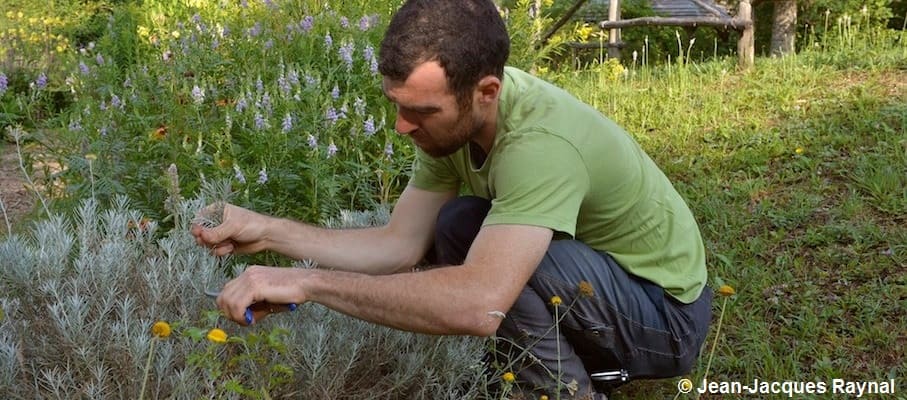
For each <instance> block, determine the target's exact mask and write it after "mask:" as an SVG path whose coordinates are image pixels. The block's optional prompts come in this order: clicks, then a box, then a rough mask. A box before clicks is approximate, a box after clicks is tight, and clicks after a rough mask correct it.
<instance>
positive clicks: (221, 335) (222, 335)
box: [207, 328, 227, 343]
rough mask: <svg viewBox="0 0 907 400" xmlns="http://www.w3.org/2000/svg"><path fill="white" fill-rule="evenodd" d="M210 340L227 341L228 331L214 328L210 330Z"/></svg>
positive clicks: (216, 341)
mask: <svg viewBox="0 0 907 400" xmlns="http://www.w3.org/2000/svg"><path fill="white" fill-rule="evenodd" d="M207 338H208V340H210V341H212V342H214V343H227V332H224V331H223V330H222V329H218V328H214V329H211V330H210V331H208V336H207Z"/></svg>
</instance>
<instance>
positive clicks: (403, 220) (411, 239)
mask: <svg viewBox="0 0 907 400" xmlns="http://www.w3.org/2000/svg"><path fill="white" fill-rule="evenodd" d="M509 46H510V44H509V39H508V35H507V32H506V29H505V26H504V23H503V21H502V20H501V17H500V15H499V13H498V12H497V10H496V8H495V6H494V4H493V3H492V2H491V1H490V0H468V1H467V0H435V1H432V0H410V1H408V2H407V3H406V4H404V5H403V6H402V8H401V9H400V10H399V11H398V12H397V14H396V15H395V16H394V18H393V19H392V21H391V23H390V26H389V28H388V30H387V33H386V36H385V38H384V40H383V42H382V44H381V50H380V64H379V69H380V71H381V74H382V75H383V77H384V80H383V89H384V92H385V94H386V96H387V98H388V99H389V100H390V101H391V102H393V103H394V104H395V105H396V106H397V120H396V125H395V128H396V130H397V131H398V132H399V133H400V134H401V135H404V136H408V137H409V138H410V139H411V140H412V141H413V143H414V144H415V146H416V148H417V151H416V160H415V162H414V165H413V175H412V178H411V180H410V183H409V185H408V186H407V187H406V188H405V189H404V191H403V193H402V194H401V195H400V198H399V201H398V202H397V204H396V206H395V207H394V210H393V213H392V215H391V218H390V222H389V223H388V224H387V225H385V226H381V227H375V228H369V229H357V230H327V229H322V228H318V227H314V226H309V225H304V224H302V223H298V222H293V221H289V220H284V219H276V218H272V217H268V216H264V215H260V214H257V213H254V212H252V211H249V210H245V209H242V208H239V207H235V206H230V205H228V206H226V208H225V209H224V220H223V223H222V224H221V225H220V226H218V227H216V228H212V229H202V228H201V227H198V226H196V227H193V229H192V233H193V234H194V235H195V237H196V239H197V241H198V242H199V244H202V245H207V246H211V247H213V251H214V253H215V254H217V255H223V254H227V253H230V252H241V253H253V252H258V251H263V250H270V251H276V252H279V253H282V254H285V255H287V256H290V257H293V258H297V259H302V258H311V259H314V260H316V261H317V262H318V264H319V265H320V266H323V267H327V268H330V270H328V269H292V268H269V267H261V266H253V267H250V268H248V269H247V270H246V271H245V272H244V273H243V274H241V275H240V276H239V277H237V278H236V279H234V280H232V281H230V282H229V283H227V285H226V286H225V287H224V289H223V291H222V292H221V295H220V296H219V297H218V299H217V304H218V307H220V309H221V310H223V311H224V313H225V314H226V315H227V316H228V317H229V318H230V319H232V320H234V321H236V322H237V323H239V324H245V323H246V322H245V321H244V311H245V310H246V308H247V307H249V306H253V305H254V306H253V309H254V310H255V313H254V319H255V320H260V319H261V318H264V317H265V316H266V315H267V314H268V313H269V312H271V310H272V309H274V306H272V305H274V304H289V303H296V304H301V303H305V302H308V301H311V302H317V303H320V304H323V305H325V306H327V307H330V308H332V309H334V310H337V311H339V312H342V313H345V314H349V315H352V316H355V317H357V318H361V319H364V320H368V321H372V322H374V323H378V324H382V325H387V326H391V327H394V328H398V329H403V330H407V331H413V332H422V333H429V334H443V335H475V336H491V335H496V337H497V338H499V339H500V340H496V341H495V343H496V344H498V346H496V347H497V348H496V353H497V354H494V355H493V356H495V363H496V364H495V365H497V366H498V367H499V368H503V369H504V370H503V371H501V372H505V371H513V372H514V373H515V374H516V383H517V385H518V387H519V388H520V389H521V390H523V391H525V392H527V393H533V394H535V395H540V394H547V395H549V396H553V395H554V394H555V393H558V392H560V394H561V395H563V396H564V397H568V396H577V397H582V398H589V397H596V396H600V395H599V394H596V393H595V388H594V386H593V382H592V379H591V378H590V375H591V374H594V373H597V372H602V371H615V370H624V371H626V372H627V374H628V375H629V376H630V377H631V378H637V377H667V376H676V375H680V374H683V373H685V372H687V371H689V370H690V368H691V366H692V363H693V362H694V360H695V359H696V357H697V355H698V352H699V348H700V346H701V345H702V342H703V340H704V338H705V336H706V332H707V330H708V324H709V320H710V315H711V295H710V292H709V291H708V290H703V289H704V287H705V281H706V270H705V256H704V249H703V244H702V239H701V236H700V233H699V229H698V227H697V225H696V222H695V220H694V219H693V216H692V214H691V212H690V210H689V209H688V207H687V206H686V204H685V203H684V201H683V199H682V198H681V197H680V195H679V194H678V193H677V192H676V191H675V190H674V188H673V187H672V185H671V183H670V182H669V181H668V179H667V178H666V177H665V175H664V174H663V173H662V172H661V171H660V170H659V169H658V167H657V166H656V165H655V164H654V163H653V162H652V160H651V159H650V158H649V157H648V156H647V155H646V154H645V153H644V152H643V150H642V149H641V148H640V147H639V145H638V144H637V143H636V142H635V141H634V140H633V139H632V138H631V137H630V136H629V135H628V134H627V133H626V132H624V131H623V130H622V129H621V128H619V127H618V126H617V125H615V124H614V123H613V122H611V121H610V120H608V119H607V118H605V117H603V116H602V115H601V114H600V113H599V112H597V111H596V110H594V109H593V108H591V107H589V106H588V105H585V104H583V103H581V102H580V101H578V100H576V99H575V98H573V97H572V96H570V95H569V94H567V93H566V92H564V91H562V90H560V89H558V88H556V87H554V86H552V85H550V84H548V83H546V82H544V81H542V80H539V79H537V78H535V77H533V76H531V75H529V74H527V73H525V72H522V71H519V70H517V69H513V68H505V67H504V63H505V62H506V60H507V56H508V54H509ZM461 189H462V190H465V191H466V192H468V193H469V194H471V196H463V197H458V193H460V192H461ZM426 257H427V258H428V259H429V260H431V261H432V262H433V263H434V264H435V265H437V266H445V267H443V268H428V269H424V270H422V271H420V272H413V270H412V267H413V266H415V265H417V264H418V263H419V262H420V261H421V260H423V259H425V258H426ZM262 304H267V305H268V306H267V307H262V306H261V305H262ZM555 318H557V319H555ZM523 349H526V350H527V351H526V352H523Z"/></svg>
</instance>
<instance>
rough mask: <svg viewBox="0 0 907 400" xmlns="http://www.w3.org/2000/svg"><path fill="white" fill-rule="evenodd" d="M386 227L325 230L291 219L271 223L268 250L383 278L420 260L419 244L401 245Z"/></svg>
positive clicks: (328, 266) (268, 234)
mask: <svg viewBox="0 0 907 400" xmlns="http://www.w3.org/2000/svg"><path fill="white" fill-rule="evenodd" d="M394 238H395V236H394V235H391V234H389V232H387V227H386V226H382V227H374V228H360V229H326V228H321V227H317V226H313V225H308V224H304V223H302V222H298V221H292V220H289V219H278V218H275V219H273V220H272V223H270V224H269V226H268V233H267V248H268V250H271V251H274V252H277V253H280V254H283V255H286V256H288V257H291V258H294V259H312V260H314V261H316V262H317V263H318V265H319V266H322V267H327V268H334V269H340V270H344V271H351V272H361V273H366V274H373V275H380V274H389V273H393V272H395V271H398V270H400V269H401V268H405V267H412V266H414V265H415V264H416V263H417V262H418V261H419V258H421V256H422V253H423V246H421V245H420V244H419V243H406V244H404V243H399V242H400V241H399V240H395V239H394Z"/></svg>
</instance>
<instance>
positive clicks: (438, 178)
mask: <svg viewBox="0 0 907 400" xmlns="http://www.w3.org/2000/svg"><path fill="white" fill-rule="evenodd" d="M409 184H410V185H413V186H415V187H417V188H419V189H422V190H428V191H431V192H447V191H451V190H459V188H460V178H459V177H458V176H457V173H456V170H454V168H453V165H451V161H450V159H449V158H448V157H444V158H434V157H431V156H429V155H428V154H426V153H425V152H424V151H422V150H419V148H416V157H415V158H414V159H413V173H412V176H411V177H410V179H409Z"/></svg>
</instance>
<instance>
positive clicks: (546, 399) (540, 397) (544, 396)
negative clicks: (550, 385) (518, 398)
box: [539, 394, 548, 400]
mask: <svg viewBox="0 0 907 400" xmlns="http://www.w3.org/2000/svg"><path fill="white" fill-rule="evenodd" d="M539 400H548V396H546V395H544V394H543V395H541V396H539Z"/></svg>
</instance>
